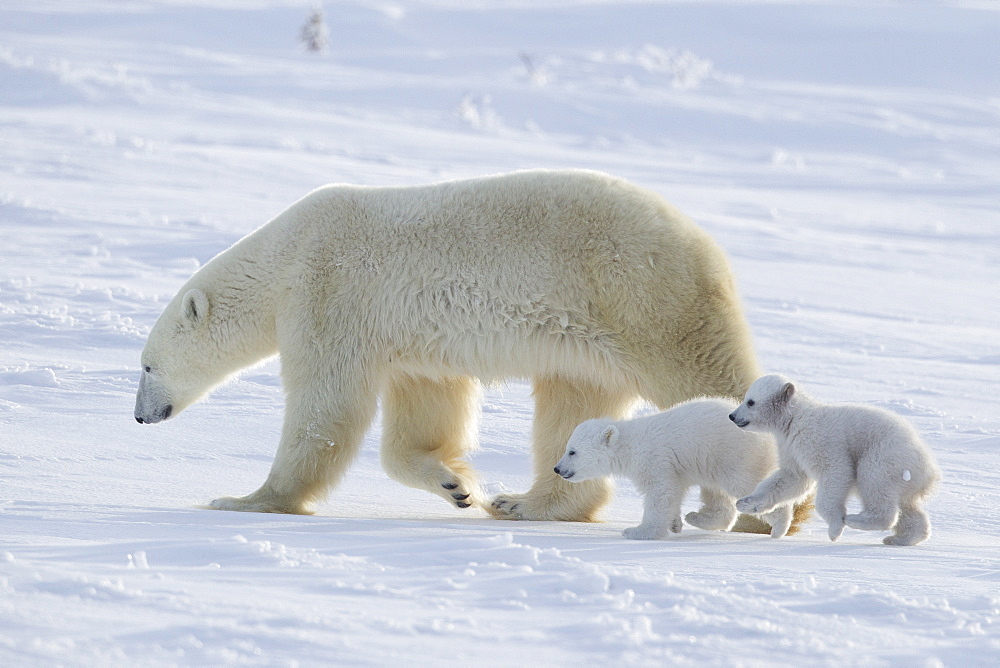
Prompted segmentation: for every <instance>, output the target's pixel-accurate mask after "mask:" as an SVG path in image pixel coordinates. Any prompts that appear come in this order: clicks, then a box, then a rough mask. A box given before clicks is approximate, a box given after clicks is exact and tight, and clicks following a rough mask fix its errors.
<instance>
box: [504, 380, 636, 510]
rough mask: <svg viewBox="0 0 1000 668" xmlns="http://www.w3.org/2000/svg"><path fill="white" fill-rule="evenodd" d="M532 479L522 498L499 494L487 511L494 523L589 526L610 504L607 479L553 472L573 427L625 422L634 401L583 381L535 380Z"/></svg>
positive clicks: (628, 395)
mask: <svg viewBox="0 0 1000 668" xmlns="http://www.w3.org/2000/svg"><path fill="white" fill-rule="evenodd" d="M534 397H535V420H534V425H533V428H532V431H533V441H534V443H533V452H532V454H533V462H534V473H535V480H534V483H533V484H532V486H531V489H530V490H528V491H527V492H525V493H524V494H500V495H498V496H496V497H494V498H493V500H492V502H491V503H490V505H489V507H487V510H488V511H489V512H490V513H491V514H492V515H493V516H494V517H496V518H498V519H506V520H563V521H567V522H592V521H594V520H595V518H596V515H597V511H598V510H600V509H601V507H603V506H604V505H605V504H606V503H607V502H608V501H609V500H610V499H611V490H612V487H611V482H610V480H608V479H606V478H598V479H594V480H585V481H583V482H578V483H570V482H567V481H565V480H563V479H562V478H561V477H560V476H558V475H556V474H555V472H553V470H552V469H553V467H554V466H555V465H556V463H557V462H558V461H559V459H560V458H561V457H562V454H563V451H564V450H565V449H566V442H567V441H568V440H569V437H570V434H572V433H573V430H574V429H575V428H576V426H577V425H578V424H580V423H581V422H583V421H584V420H587V419H590V418H595V417H610V418H613V419H621V418H623V417H626V416H627V415H628V413H629V412H630V411H631V408H632V406H633V405H634V404H635V401H636V399H637V397H636V396H635V395H634V394H633V393H631V392H626V391H623V390H619V391H612V390H609V389H607V388H602V387H598V386H596V385H592V384H590V383H586V382H582V381H570V380H566V379H564V378H559V377H546V378H540V379H537V380H536V381H535V384H534Z"/></svg>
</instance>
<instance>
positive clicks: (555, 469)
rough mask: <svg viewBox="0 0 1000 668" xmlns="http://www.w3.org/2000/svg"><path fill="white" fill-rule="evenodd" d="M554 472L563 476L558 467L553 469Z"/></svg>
mask: <svg viewBox="0 0 1000 668" xmlns="http://www.w3.org/2000/svg"><path fill="white" fill-rule="evenodd" d="M552 470H553V471H555V472H556V475H562V471H560V470H559V467H558V466H557V467H555V468H554V469H552Z"/></svg>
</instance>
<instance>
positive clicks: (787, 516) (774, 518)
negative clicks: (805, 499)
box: [760, 504, 794, 538]
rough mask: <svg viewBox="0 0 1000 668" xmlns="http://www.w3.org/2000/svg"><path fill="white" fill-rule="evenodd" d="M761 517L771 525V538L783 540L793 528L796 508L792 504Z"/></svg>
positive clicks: (779, 507)
mask: <svg viewBox="0 0 1000 668" xmlns="http://www.w3.org/2000/svg"><path fill="white" fill-rule="evenodd" d="M760 517H761V519H763V520H764V521H765V522H767V523H768V524H770V525H771V538H781V537H782V536H785V535H787V534H788V529H789V528H790V527H791V526H792V518H793V517H794V508H793V506H792V504H787V505H784V506H778V507H777V508H775V509H774V510H772V511H771V512H769V513H764V514H763V515H761V516H760Z"/></svg>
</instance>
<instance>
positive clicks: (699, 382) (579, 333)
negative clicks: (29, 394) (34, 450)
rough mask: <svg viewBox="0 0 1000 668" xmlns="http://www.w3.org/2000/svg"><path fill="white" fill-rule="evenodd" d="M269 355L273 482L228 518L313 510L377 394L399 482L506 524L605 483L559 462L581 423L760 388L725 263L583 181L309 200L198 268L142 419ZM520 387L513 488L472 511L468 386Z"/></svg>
mask: <svg viewBox="0 0 1000 668" xmlns="http://www.w3.org/2000/svg"><path fill="white" fill-rule="evenodd" d="M275 353H280V356H281V376H282V382H283V385H284V389H285V393H286V409H285V420H284V427H283V430H282V435H281V442H280V444H279V446H278V451H277V454H276V456H275V459H274V462H273V464H272V466H271V472H270V474H269V475H268V477H267V480H266V481H265V482H264V484H263V485H262V486H261V487H260V489H258V490H257V491H255V492H253V493H252V494H249V495H248V496H244V497H239V498H233V497H225V498H220V499H216V500H215V501H213V502H212V507H214V508H218V509H225V510H243V511H260V512H282V513H306V512H310V507H311V506H312V504H314V503H315V502H316V501H317V500H320V499H321V498H323V497H324V496H325V494H326V493H327V491H328V489H329V488H330V487H331V486H332V485H334V484H335V483H336V482H338V480H339V479H340V478H341V476H342V475H343V473H344V472H345V470H346V469H347V467H348V465H349V464H350V462H351V461H352V459H353V458H354V457H355V455H356V454H357V452H358V450H359V447H360V444H361V441H362V438H363V436H364V433H365V431H366V429H367V428H368V426H369V424H370V423H371V421H372V419H373V416H374V414H375V410H376V404H377V401H378V397H379V396H381V398H382V402H383V419H384V423H383V432H384V435H383V439H382V444H381V459H382V464H383V466H384V468H385V470H386V472H387V473H388V474H389V475H390V476H392V477H393V478H395V479H396V480H398V481H399V482H402V483H403V484H405V485H409V486H411V487H416V488H420V489H425V490H428V491H430V492H433V493H436V494H438V495H440V496H442V497H443V498H445V499H446V500H448V501H449V502H451V503H452V504H454V505H456V506H458V507H468V506H470V505H473V504H477V505H482V506H483V507H485V508H486V509H487V510H488V511H489V512H491V513H492V514H493V515H495V516H497V517H500V518H508V519H533V520H592V519H593V518H594V516H595V514H596V512H597V511H598V509H600V508H601V506H602V505H604V504H605V503H606V502H607V500H608V499H609V496H610V490H611V488H610V485H609V483H608V482H607V481H605V480H594V481H589V482H587V483H582V484H577V485H573V484H571V483H568V482H565V481H563V480H562V479H561V478H560V477H559V476H557V475H556V474H555V473H554V472H553V470H552V469H553V466H554V465H555V463H556V462H557V461H558V460H559V458H560V457H561V456H562V453H563V449H564V447H565V445H566V441H567V439H568V438H569V436H570V434H571V433H572V432H573V429H574V427H576V425H577V424H578V423H580V422H582V421H583V420H585V419H587V418H593V417H601V416H608V417H612V418H615V419H620V418H624V417H626V416H627V414H628V413H629V412H630V411H631V409H632V407H633V405H634V404H635V403H636V402H637V400H639V399H640V398H642V399H646V400H648V401H650V402H652V403H653V404H655V405H657V406H659V407H662V408H667V407H669V406H672V405H674V404H676V403H678V402H680V401H683V400H685V399H689V398H691V397H695V396H699V395H725V396H730V397H734V398H739V397H742V395H743V393H744V392H745V391H746V389H747V388H748V387H749V386H750V383H751V382H752V381H753V380H754V379H755V378H756V377H757V376H759V375H760V374H759V372H758V371H759V370H758V367H757V364H756V360H755V356H754V352H753V349H752V343H751V337H750V333H749V330H748V327H747V324H746V322H745V320H744V318H743V315H742V310H741V307H740V304H739V301H738V299H737V294H736V290H735V287H734V282H733V279H732V276H731V273H730V270H729V267H728V264H727V261H726V258H725V257H724V255H723V253H722V251H721V250H720V249H719V248H718V247H717V246H716V244H715V243H714V242H713V241H712V240H711V239H710V238H709V237H708V235H707V234H706V233H705V232H703V231H702V230H700V229H699V228H698V227H696V226H695V225H694V224H693V223H692V222H691V221H690V220H689V219H687V218H686V217H685V216H683V215H682V214H681V213H680V212H679V211H677V210H676V209H675V208H673V207H672V206H670V205H669V204H667V203H666V202H664V201H663V200H662V199H661V198H659V197H658V196H656V195H654V194H652V193H650V192H648V191H646V190H642V189H640V188H638V187H635V186H633V185H630V184H628V183H626V182H625V181H622V180H620V179H616V178H612V177H610V176H607V175H604V174H600V173H596V172H589V171H575V170H573V171H543V170H538V171H525V172H515V173H511V174H505V175H498V176H490V177H485V178H478V179H472V180H462V181H451V182H446V183H439V184H434V185H428V186H418V187H385V188H382V187H361V186H349V185H330V186H326V187H322V188H320V189H318V190H316V191H314V192H312V193H310V194H309V195H307V196H305V197H304V198H302V199H301V200H299V201H298V202H296V203H295V204H293V205H292V206H291V207H290V208H289V209H287V210H286V211H285V212H283V213H281V214H280V215H278V216H277V217H276V218H275V219H274V220H272V221H271V222H269V223H268V224H266V225H264V226H263V227H261V228H260V229H258V230H257V231H256V232H254V233H252V234H250V235H249V236H247V237H246V238H244V239H243V240H241V241H239V242H238V243H236V244H235V245H234V246H233V247H231V248H230V249H228V250H226V251H225V252H223V253H221V254H220V255H218V256H217V257H216V258H214V259H213V260H212V261H210V262H209V263H207V264H206V265H205V266H204V267H202V268H201V269H200V270H199V271H198V272H197V273H195V274H194V276H192V277H191V279H190V280H189V281H188V282H187V284H186V285H185V286H184V287H183V288H182V289H181V290H180V292H179V293H178V295H177V296H176V297H175V298H174V299H173V301H171V302H170V304H169V305H168V306H167V307H166V308H165V309H164V311H163V314H162V315H161V316H160V318H159V320H158V321H157V322H156V324H155V326H154V327H153V329H152V331H151V332H150V335H149V339H148V341H147V343H146V346H145V349H144V350H143V353H142V365H143V372H142V376H141V380H140V383H139V391H138V395H137V398H136V408H135V417H136V420H138V421H139V422H141V423H153V422H159V421H161V420H164V419H166V418H168V417H171V416H172V415H177V414H178V413H179V412H180V411H182V410H183V409H184V408H185V407H187V406H188V405H190V404H191V403H193V402H195V401H197V400H198V399H199V398H200V397H201V396H203V395H204V394H205V393H206V392H207V391H208V390H209V389H211V388H212V387H213V386H215V385H216V384H218V383H219V382H221V381H223V380H224V379H225V378H226V377H228V376H229V375H231V374H232V373H234V372H236V371H238V370H239V369H242V368H244V367H246V366H248V365H251V364H253V363H255V362H257V361H259V360H261V359H263V358H266V357H269V356H271V355H274V354H275ZM515 377H523V378H530V379H531V380H532V382H533V390H534V399H535V416H534V427H533V440H534V473H535V479H534V483H533V485H532V487H531V489H530V490H529V491H528V492H527V493H525V494H504V495H500V496H498V497H496V498H494V499H492V501H491V502H486V501H484V500H483V499H480V498H478V496H477V495H478V489H479V486H478V483H477V480H476V477H475V474H474V472H473V471H472V470H471V468H470V466H469V465H468V463H467V462H466V460H465V454H466V453H467V451H468V450H469V448H470V447H471V446H472V444H473V443H474V439H475V425H476V416H477V415H478V399H479V381H485V382H493V381H497V380H502V379H507V378H515Z"/></svg>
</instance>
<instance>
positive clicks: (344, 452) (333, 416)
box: [210, 379, 376, 514]
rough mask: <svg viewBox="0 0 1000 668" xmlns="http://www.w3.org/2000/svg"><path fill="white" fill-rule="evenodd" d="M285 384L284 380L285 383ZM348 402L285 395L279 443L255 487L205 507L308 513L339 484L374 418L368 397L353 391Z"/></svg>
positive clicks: (311, 395)
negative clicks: (260, 481)
mask: <svg viewBox="0 0 1000 668" xmlns="http://www.w3.org/2000/svg"><path fill="white" fill-rule="evenodd" d="M286 384H287V379H286ZM342 391H343V392H348V393H347V394H344V395H343V396H346V397H349V398H350V399H351V400H352V401H351V403H349V404H346V403H345V404H341V405H339V406H336V405H334V406H331V405H328V404H324V403H323V401H322V396H317V393H315V392H307V391H298V392H289V393H288V398H287V400H286V403H285V421H284V426H283V427H282V433H281V442H280V443H279V444H278V452H277V453H276V454H275V456H274V462H272V464H271V472H270V473H269V474H268V476H267V480H265V481H264V484H263V485H261V487H260V489H258V490H257V491H255V492H253V493H251V494H248V495H247V496H242V497H231V496H226V497H221V498H218V499H215V500H214V501H212V503H211V504H210V507H211V508H213V509H215V510H237V511H244V512H258V513H291V514H310V513H311V512H312V506H313V504H315V503H316V502H317V501H320V500H321V499H323V498H324V497H325V496H326V493H327V491H328V490H329V488H330V487H331V486H332V485H334V484H336V483H337V482H339V481H340V478H341V477H342V476H343V474H344V472H345V471H346V470H347V467H348V466H349V465H350V464H351V462H352V461H354V459H355V457H356V456H357V453H358V450H359V449H360V447H361V440H362V438H363V436H364V433H365V430H366V429H367V428H368V424H369V423H370V422H371V420H372V417H373V416H374V414H375V407H376V400H375V396H374V394H367V395H366V394H365V393H364V391H363V389H362V388H360V387H359V388H355V389H354V390H353V391H350V390H347V389H345V390H342Z"/></svg>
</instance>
